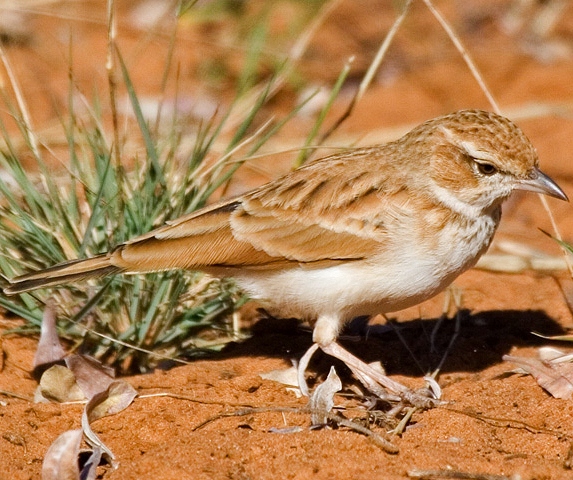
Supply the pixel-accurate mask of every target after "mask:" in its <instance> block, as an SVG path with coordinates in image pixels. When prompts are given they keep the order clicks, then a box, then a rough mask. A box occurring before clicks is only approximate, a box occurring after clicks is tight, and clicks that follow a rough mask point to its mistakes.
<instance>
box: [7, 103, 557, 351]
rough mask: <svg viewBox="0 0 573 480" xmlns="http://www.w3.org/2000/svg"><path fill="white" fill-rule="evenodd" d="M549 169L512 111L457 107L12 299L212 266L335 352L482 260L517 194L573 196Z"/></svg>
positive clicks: (36, 280) (24, 286)
mask: <svg viewBox="0 0 573 480" xmlns="http://www.w3.org/2000/svg"><path fill="white" fill-rule="evenodd" d="M537 163H538V160H537V154H536V152H535V149H534V148H533V146H532V145H531V143H530V142H529V140H528V139H527V138H526V136H525V135H524V134H523V132H522V131H521V130H520V129H519V128H518V127H517V126H516V125H514V124H513V123H512V122H511V121H509V120H508V119H506V118H504V117H501V116H499V115H496V114H493V113H489V112H483V111H479V110H465V111H460V112H455V113H453V114H450V115H446V116H443V117H438V118H435V119H432V120H429V121H427V122H425V123H423V124H422V125H420V126H418V127H416V128H415V129H413V130H412V131H411V132H409V133H408V134H406V135H405V136H403V137H402V138H400V139H398V140H396V141H394V142H391V143H388V144H384V145H377V146H373V147H367V148H358V149H352V150H348V151H345V152H343V153H340V154H337V155H332V156H330V157H327V158H323V159H321V160H317V161H314V162H312V163H309V164H307V165H306V166H304V167H302V168H300V169H298V170H296V171H293V172H290V173H289V174H287V175H285V176H284V177H282V178H279V179H277V180H274V181H272V182H270V183H268V184H266V185H263V186H262V187H260V188H257V189H255V190H252V191H250V192H248V193H246V194H244V195H241V196H239V197H237V198H234V199H231V200H227V201H223V202H219V203H217V204H214V205H212V206H209V207H206V208H203V209H201V210H198V211H197V212H194V213H192V214H190V215H187V216H185V217H182V218H179V219H177V220H173V221H171V222H168V223H167V224H166V225H165V226H163V227H161V228H158V229H157V230H154V231H152V232H150V233H148V234H146V235H143V236H141V237H138V238H135V239H133V240H131V241H128V242H126V243H125V244H123V245H120V246H118V247H117V248H115V249H114V250H112V251H111V252H110V253H107V254H102V255H99V256H97V257H95V258H91V259H86V260H76V261H72V262H69V263H65V264H62V265H57V266H55V267H51V268H49V269H46V270H43V271H39V272H35V273H30V274H27V275H23V276H21V277H17V278H15V279H13V280H12V281H11V285H10V286H9V287H7V288H6V289H5V290H4V293H6V294H15V293H20V292H25V291H27V290H30V289H34V288H38V287H42V286H51V285H56V284H59V283H63V282H71V281H76V280H81V279H83V278H87V277H90V276H101V275H107V274H112V273H120V272H123V273H144V272H153V271H160V270H169V269H192V270H202V271H205V272H208V273H211V274H215V275H219V276H230V277H235V278H236V279H237V282H238V284H239V285H240V286H242V287H243V288H244V289H245V290H246V291H247V292H248V293H249V294H250V295H251V296H252V297H254V298H256V299H259V300H260V301H261V302H263V304H264V305H265V306H266V307H267V309H269V311H270V312H271V313H275V314H277V315H282V316H297V317H299V318H305V319H308V320H310V321H311V323H312V324H314V335H313V338H314V340H315V342H317V343H319V344H320V346H321V347H323V349H328V348H329V346H330V345H332V344H334V342H335V340H336V337H337V335H338V332H339V330H340V328H341V326H342V325H343V324H344V322H345V321H347V320H349V319H350V318H352V317H354V316H356V315H363V314H375V313H385V312H389V311H395V310H398V309H402V308H405V307H408V306H411V305H414V304H416V303H419V302H421V301H423V300H425V299H427V298H429V297H431V296H433V295H435V294H436V293H438V292H439V291H440V290H442V289H443V288H444V287H446V286H447V285H448V284H449V283H451V281H453V280H454V279H455V277H457V276H458V275H459V274H460V273H462V272H463V271H465V270H466V269H468V268H470V267H471V266H473V265H474V264H475V262H476V261H477V260H478V258H479V257H480V256H481V255H482V254H483V253H484V252H485V250H486V249H487V248H488V246H489V244H490V242H491V240H492V238H493V235H494V233H495V230H496V228H497V225H498V223H499V220H500V216H501V204H502V203H503V201H504V200H505V199H506V198H507V197H508V196H509V195H510V194H511V193H512V191H514V190H517V189H521V190H530V191H534V192H539V193H544V194H548V195H551V196H554V197H557V198H561V199H567V197H566V195H565V194H564V193H563V191H562V190H561V189H560V188H559V187H558V186H557V185H556V184H555V183H554V182H553V181H552V180H551V179H550V178H549V177H547V176H546V175H544V174H543V173H542V172H541V171H540V170H539V169H538V167H537ZM331 353H332V352H331ZM338 353H339V352H338Z"/></svg>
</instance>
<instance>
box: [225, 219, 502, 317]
mask: <svg viewBox="0 0 573 480" xmlns="http://www.w3.org/2000/svg"><path fill="white" fill-rule="evenodd" d="M490 220H491V221H489V222H483V223H482V225H481V227H480V228H475V225H473V226H472V228H470V229H467V230H468V231H464V232H460V231H458V230H451V231H448V230H447V229H448V228H451V227H448V226H447V225H446V227H445V229H444V230H443V231H441V233H440V240H439V242H437V244H436V243H435V244H434V248H431V249H429V248H424V249H421V248H420V244H419V239H418V240H416V239H409V240H408V239H405V240H404V241H403V242H402V243H401V244H400V246H399V248H394V249H391V250H392V251H390V252H388V251H382V252H381V253H380V255H378V256H377V257H374V258H372V259H369V260H358V261H351V262H347V263H343V264H339V265H335V266H332V267H328V268H317V269H309V268H305V267H304V266H301V267H299V268H293V269H288V270H282V271H274V272H269V271H264V272H262V271H259V272H255V271H242V272H240V273H238V274H237V275H236V278H237V281H238V283H239V285H240V286H241V287H242V288H243V289H245V291H247V292H248V293H249V294H250V295H251V296H252V298H255V299H259V300H261V301H262V303H263V305H265V307H266V308H267V309H269V312H270V313H271V314H273V315H276V316H280V317H283V318H286V317H297V318H301V319H307V320H315V319H316V318H318V317H319V316H329V317H333V318H338V319H339V321H342V322H344V321H346V320H349V319H351V318H353V317H356V316H358V315H374V314H377V313H387V312H392V311H397V310H401V309H403V308H407V307H410V306H412V305H416V304H418V303H420V302H422V301H424V300H426V299H428V298H430V297H432V296H434V295H435V294H437V293H439V292H440V291H441V290H443V289H444V288H445V287H446V286H447V285H449V284H450V283H451V282H452V281H453V280H454V279H455V278H456V277H457V276H458V275H459V274H461V273H462V272H463V271H465V270H467V269H468V268H470V267H471V266H473V265H474V264H475V262H476V261H477V259H478V258H479V256H481V254H482V253H483V252H484V251H485V250H486V249H487V247H488V246H489V243H490V241H491V238H492V236H493V233H494V231H495V227H496V223H497V222H495V221H494V220H493V219H490Z"/></svg>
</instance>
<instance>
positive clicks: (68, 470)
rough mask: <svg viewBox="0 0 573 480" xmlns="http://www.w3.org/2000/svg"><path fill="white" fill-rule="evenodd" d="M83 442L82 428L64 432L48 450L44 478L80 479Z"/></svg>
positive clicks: (43, 465) (50, 479) (54, 479)
mask: <svg viewBox="0 0 573 480" xmlns="http://www.w3.org/2000/svg"><path fill="white" fill-rule="evenodd" d="M81 442H82V431H81V430H79V429H78V430H68V431H67V432H64V433H62V434H61V435H60V436H59V437H58V438H57V439H56V441H55V442H54V443H52V445H50V448H49V449H48V451H47V452H46V456H45V457H44V462H43V464H42V480H79V478H80V469H79V466H78V455H79V453H80V444H81Z"/></svg>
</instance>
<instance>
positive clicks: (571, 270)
mask: <svg viewBox="0 0 573 480" xmlns="http://www.w3.org/2000/svg"><path fill="white" fill-rule="evenodd" d="M538 197H539V200H540V201H541V205H543V208H544V209H545V211H546V212H547V215H548V216H549V221H550V222H551V228H552V229H553V234H554V235H555V238H556V239H557V240H558V241H559V242H558V243H559V248H560V249H561V251H562V252H563V256H564V257H565V263H566V264H567V270H569V275H570V276H571V278H573V264H572V263H571V256H570V254H569V252H568V251H567V250H566V249H565V247H563V237H562V236H561V232H560V231H559V227H558V226H557V222H556V221H555V217H554V216H553V212H551V209H550V208H549V205H548V203H547V199H546V198H545V197H543V195H538Z"/></svg>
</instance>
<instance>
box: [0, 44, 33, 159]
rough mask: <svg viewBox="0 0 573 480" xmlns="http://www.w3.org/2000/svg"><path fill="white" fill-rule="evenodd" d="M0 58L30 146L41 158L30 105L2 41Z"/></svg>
mask: <svg viewBox="0 0 573 480" xmlns="http://www.w3.org/2000/svg"><path fill="white" fill-rule="evenodd" d="M0 58H1V59H2V63H3V64H4V69H5V70H6V74H7V75H8V80H9V81H10V85H11V87H12V90H13V91H14V95H15V96H16V102H17V103H18V108H19V109H20V114H21V115H22V121H23V123H24V128H25V129H26V135H27V137H28V139H29V141H30V147H31V148H32V152H33V153H34V156H35V157H36V158H38V159H39V158H41V156H40V149H39V148H38V139H37V138H36V134H35V132H34V129H33V128H32V120H31V118H30V113H29V112H28V106H27V105H26V100H24V95H22V89H21V88H20V84H19V83H18V79H17V78H16V75H14V71H13V70H12V66H11V64H10V60H9V59H8V57H7V56H6V52H5V51H4V47H3V46H2V42H0ZM1 83H2V88H3V89H4V82H1Z"/></svg>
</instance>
